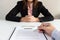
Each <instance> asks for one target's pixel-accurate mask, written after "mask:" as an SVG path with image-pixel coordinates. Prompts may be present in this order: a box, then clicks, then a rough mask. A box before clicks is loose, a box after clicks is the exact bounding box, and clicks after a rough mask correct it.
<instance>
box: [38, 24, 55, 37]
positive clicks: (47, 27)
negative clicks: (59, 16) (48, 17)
mask: <svg viewBox="0 0 60 40" xmlns="http://www.w3.org/2000/svg"><path fill="white" fill-rule="evenodd" d="M54 29H55V28H54V26H53V25H52V24H50V23H42V24H41V25H40V26H39V27H38V30H39V32H43V31H42V30H44V32H45V33H46V34H48V35H49V36H51V34H52V32H53V30H54Z"/></svg>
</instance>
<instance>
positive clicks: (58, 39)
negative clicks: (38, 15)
mask: <svg viewBox="0 0 60 40" xmlns="http://www.w3.org/2000/svg"><path fill="white" fill-rule="evenodd" d="M51 36H52V38H53V40H60V31H58V30H56V29H55V30H54V31H53V32H52V35H51Z"/></svg>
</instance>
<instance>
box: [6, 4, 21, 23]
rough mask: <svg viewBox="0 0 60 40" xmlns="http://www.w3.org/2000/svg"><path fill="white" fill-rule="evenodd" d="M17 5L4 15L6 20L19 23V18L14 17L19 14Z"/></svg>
mask: <svg viewBox="0 0 60 40" xmlns="http://www.w3.org/2000/svg"><path fill="white" fill-rule="evenodd" d="M19 11H20V10H19V3H17V5H16V6H15V7H14V8H13V9H12V10H11V11H10V12H9V13H8V14H7V15H6V20H9V21H16V22H19V21H20V19H21V17H17V16H16V15H17V14H18V13H19Z"/></svg>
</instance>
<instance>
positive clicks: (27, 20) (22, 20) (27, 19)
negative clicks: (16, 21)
mask: <svg viewBox="0 0 60 40" xmlns="http://www.w3.org/2000/svg"><path fill="white" fill-rule="evenodd" d="M29 20H30V18H29V17H27V16H25V17H23V18H21V22H29Z"/></svg>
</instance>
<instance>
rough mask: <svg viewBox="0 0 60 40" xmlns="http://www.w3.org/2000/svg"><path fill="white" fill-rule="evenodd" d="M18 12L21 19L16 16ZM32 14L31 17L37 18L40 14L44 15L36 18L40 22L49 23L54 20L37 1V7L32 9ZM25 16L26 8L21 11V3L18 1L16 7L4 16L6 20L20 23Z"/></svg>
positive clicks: (26, 13)
mask: <svg viewBox="0 0 60 40" xmlns="http://www.w3.org/2000/svg"><path fill="white" fill-rule="evenodd" d="M19 12H20V14H21V17H18V16H16V15H17V14H18V13H19ZM32 12H33V13H32V15H33V16H34V17H38V16H39V14H40V13H42V14H43V15H44V17H38V18H39V19H40V22H44V21H51V20H53V19H54V18H53V16H52V15H51V13H50V12H49V11H48V10H47V9H46V8H45V7H44V6H43V4H42V2H39V1H38V7H37V8H33V11H32ZM26 15H28V9H27V7H25V9H23V1H18V2H17V5H16V6H15V7H14V8H13V9H12V10H11V11H10V12H9V13H8V14H7V15H6V20H10V21H16V22H20V19H21V18H22V17H25V16H26Z"/></svg>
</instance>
